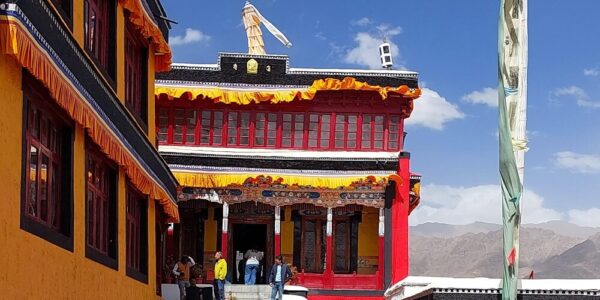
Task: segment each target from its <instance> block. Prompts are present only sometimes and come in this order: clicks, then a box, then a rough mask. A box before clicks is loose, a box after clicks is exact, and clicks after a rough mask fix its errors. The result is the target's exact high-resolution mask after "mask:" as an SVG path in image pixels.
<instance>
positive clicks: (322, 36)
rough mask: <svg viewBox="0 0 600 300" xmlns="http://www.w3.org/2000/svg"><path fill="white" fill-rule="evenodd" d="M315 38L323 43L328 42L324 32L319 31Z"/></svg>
mask: <svg viewBox="0 0 600 300" xmlns="http://www.w3.org/2000/svg"><path fill="white" fill-rule="evenodd" d="M315 37H316V38H318V39H320V40H322V41H326V40H327V37H326V36H325V35H323V32H321V31H319V32H317V33H315Z"/></svg>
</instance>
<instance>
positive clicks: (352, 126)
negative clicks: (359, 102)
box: [335, 114, 358, 149]
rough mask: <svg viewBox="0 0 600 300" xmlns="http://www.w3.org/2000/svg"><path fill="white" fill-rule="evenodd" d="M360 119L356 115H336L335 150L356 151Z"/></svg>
mask: <svg viewBox="0 0 600 300" xmlns="http://www.w3.org/2000/svg"><path fill="white" fill-rule="evenodd" d="M357 123H358V117H357V116H356V115H348V114H336V116H335V148H337V149H340V148H342V149H355V148H356V136H357Z"/></svg>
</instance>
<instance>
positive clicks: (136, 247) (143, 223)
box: [125, 181, 148, 283]
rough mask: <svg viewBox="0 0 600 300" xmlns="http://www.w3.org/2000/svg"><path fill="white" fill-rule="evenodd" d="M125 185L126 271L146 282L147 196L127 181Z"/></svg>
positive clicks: (134, 277)
mask: <svg viewBox="0 0 600 300" xmlns="http://www.w3.org/2000/svg"><path fill="white" fill-rule="evenodd" d="M126 186H127V192H126V194H127V196H126V198H127V199H126V213H125V215H126V218H125V219H126V222H125V224H126V247H125V248H126V255H125V256H126V273H127V276H129V277H131V278H133V279H136V280H138V281H140V282H143V283H148V196H147V195H144V194H142V193H141V192H140V191H138V190H137V189H136V188H135V187H134V186H133V185H132V184H131V183H130V182H129V181H128V182H127V185H126Z"/></svg>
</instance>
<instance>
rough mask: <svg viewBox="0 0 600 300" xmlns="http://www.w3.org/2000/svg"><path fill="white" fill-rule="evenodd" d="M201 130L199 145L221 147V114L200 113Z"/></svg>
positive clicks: (206, 111)
mask: <svg viewBox="0 0 600 300" xmlns="http://www.w3.org/2000/svg"><path fill="white" fill-rule="evenodd" d="M201 117H202V123H201V124H202V128H201V129H200V144H201V145H207V146H221V145H223V112H222V111H211V110H205V111H202V115H201Z"/></svg>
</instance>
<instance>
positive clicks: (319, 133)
mask: <svg viewBox="0 0 600 300" xmlns="http://www.w3.org/2000/svg"><path fill="white" fill-rule="evenodd" d="M330 136H331V116H330V115H328V114H310V115H309V120H308V147H309V148H319V149H328V148H329V138H330Z"/></svg>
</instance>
